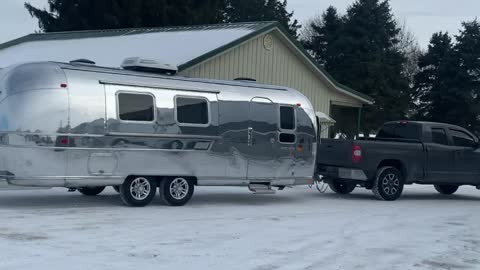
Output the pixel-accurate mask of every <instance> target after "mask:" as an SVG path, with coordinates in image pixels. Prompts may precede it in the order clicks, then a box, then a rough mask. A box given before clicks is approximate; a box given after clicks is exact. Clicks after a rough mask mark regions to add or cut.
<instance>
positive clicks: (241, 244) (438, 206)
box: [0, 186, 480, 270]
mask: <svg viewBox="0 0 480 270" xmlns="http://www.w3.org/2000/svg"><path fill="white" fill-rule="evenodd" d="M479 210H480V191H477V190H475V189H474V188H469V187H463V188H461V189H460V191H459V192H458V194H457V195H454V196H451V197H448V196H442V195H439V194H437V193H436V192H435V190H434V189H433V187H430V186H425V187H420V186H413V187H407V189H406V191H405V193H404V195H403V197H402V198H401V200H399V201H396V202H380V201H376V200H374V199H373V197H372V194H371V193H370V192H368V191H365V190H361V189H359V190H358V191H355V192H354V194H352V195H350V196H343V197H342V196H338V195H336V194H333V193H331V192H330V191H328V192H327V193H326V194H319V193H318V192H317V191H316V190H314V189H308V188H307V187H297V188H294V189H289V190H285V191H283V192H278V193H277V194H276V195H273V196H272V195H269V196H264V195H251V194H249V193H248V192H247V191H246V189H244V188H198V189H197V190H196V194H195V195H194V197H193V199H192V201H191V202H190V203H189V204H188V205H187V206H185V207H180V208H171V207H166V206H162V205H160V200H159V199H158V198H157V199H156V200H155V202H154V203H153V204H152V205H151V206H149V207H146V208H140V209H139V208H128V207H124V206H123V205H122V204H121V202H120V198H119V197H118V195H116V194H115V193H114V191H113V190H112V189H111V188H109V189H108V190H107V191H106V192H105V193H103V194H102V195H101V196H98V197H94V198H88V197H84V196H81V195H80V194H78V193H67V192H66V191H65V190H64V189H53V190H46V191H44V190H42V191H5V192H0V269H2V270H6V269H15V270H18V269H36V270H38V269H48V270H52V269H69V270H76V269H79V270H80V269H81V270H84V269H92V270H93V269H115V270H118V269H142V270H145V269H208V270H214V269H228V270H234V269H241V270H245V269H255V270H267V269H295V270H297V269H368V270H372V269H382V270H383V269H402V270H403V269H480V257H479V255H480V230H479V226H480V214H479V212H480V211H479Z"/></svg>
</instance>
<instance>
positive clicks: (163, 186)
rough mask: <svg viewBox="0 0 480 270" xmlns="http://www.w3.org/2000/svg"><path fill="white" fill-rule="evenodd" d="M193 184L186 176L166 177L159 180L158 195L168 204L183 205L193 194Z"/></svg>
mask: <svg viewBox="0 0 480 270" xmlns="http://www.w3.org/2000/svg"><path fill="white" fill-rule="evenodd" d="M194 189H195V185H194V183H193V181H192V180H191V179H189V178H186V177H167V178H165V179H163V180H162V181H161V182H160V187H159V190H160V197H161V198H162V201H163V202H164V203H165V204H166V205H169V206H183V205H185V204H186V203H188V201H190V199H191V198H192V196H193V191H194Z"/></svg>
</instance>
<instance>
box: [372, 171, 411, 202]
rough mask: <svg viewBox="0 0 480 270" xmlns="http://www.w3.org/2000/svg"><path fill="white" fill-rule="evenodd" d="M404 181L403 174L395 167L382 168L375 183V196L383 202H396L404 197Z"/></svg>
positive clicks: (373, 189)
mask: <svg viewBox="0 0 480 270" xmlns="http://www.w3.org/2000/svg"><path fill="white" fill-rule="evenodd" d="M403 186H404V179H403V175H402V173H401V172H400V171H399V170H398V169H397V168H394V167H381V168H379V169H378V170H377V175H376V176H375V180H374V182H373V188H372V191H373V194H374V195H375V198H377V199H379V200H382V201H395V200H396V199H398V198H400V195H402V192H403Z"/></svg>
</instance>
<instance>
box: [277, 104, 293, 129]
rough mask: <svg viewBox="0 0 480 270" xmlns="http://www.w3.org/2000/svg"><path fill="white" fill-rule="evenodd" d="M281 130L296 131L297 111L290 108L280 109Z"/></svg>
mask: <svg viewBox="0 0 480 270" xmlns="http://www.w3.org/2000/svg"><path fill="white" fill-rule="evenodd" d="M280 129H284V130H294V129H295V109H294V108H293V107H290V106H288V107H287V106H281V107H280Z"/></svg>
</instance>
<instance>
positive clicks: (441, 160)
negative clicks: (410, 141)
mask: <svg viewBox="0 0 480 270" xmlns="http://www.w3.org/2000/svg"><path fill="white" fill-rule="evenodd" d="M431 134H432V141H431V142H427V143H425V147H426V150H427V156H426V160H427V161H426V164H427V166H426V170H427V181H434V182H448V181H450V180H451V174H452V172H453V170H454V164H453V156H452V153H453V151H454V149H453V147H452V146H451V145H449V143H448V137H447V132H446V130H445V129H444V128H443V127H432V128H431Z"/></svg>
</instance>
